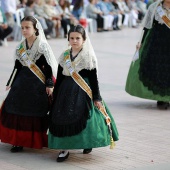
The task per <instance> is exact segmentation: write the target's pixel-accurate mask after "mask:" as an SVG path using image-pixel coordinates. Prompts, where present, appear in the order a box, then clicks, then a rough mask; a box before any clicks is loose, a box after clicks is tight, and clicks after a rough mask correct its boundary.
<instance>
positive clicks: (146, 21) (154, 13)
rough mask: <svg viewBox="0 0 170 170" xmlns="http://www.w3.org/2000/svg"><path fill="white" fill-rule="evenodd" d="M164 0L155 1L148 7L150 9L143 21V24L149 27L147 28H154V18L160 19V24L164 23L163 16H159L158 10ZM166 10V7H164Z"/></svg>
mask: <svg viewBox="0 0 170 170" xmlns="http://www.w3.org/2000/svg"><path fill="white" fill-rule="evenodd" d="M161 2H162V0H158V1H156V2H154V3H153V4H151V5H150V6H149V8H148V11H147V13H146V15H145V17H144V19H143V23H142V25H143V26H144V27H145V28H147V29H151V28H152V24H153V20H154V19H155V20H156V21H158V23H159V24H164V22H163V20H162V18H161V17H160V16H159V14H158V12H157V11H156V9H157V7H158V5H159V4H160V5H162V3H161ZM163 10H164V9H163Z"/></svg>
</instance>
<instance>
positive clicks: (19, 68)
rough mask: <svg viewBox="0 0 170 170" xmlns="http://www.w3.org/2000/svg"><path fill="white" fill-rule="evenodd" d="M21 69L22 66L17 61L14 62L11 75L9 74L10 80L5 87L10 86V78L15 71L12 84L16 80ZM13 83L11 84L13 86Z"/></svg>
mask: <svg viewBox="0 0 170 170" xmlns="http://www.w3.org/2000/svg"><path fill="white" fill-rule="evenodd" d="M21 68H22V64H21V63H20V62H19V60H15V65H14V69H13V71H12V74H11V76H10V78H9V80H8V82H7V84H6V86H9V84H10V82H11V79H12V77H13V74H14V71H15V69H17V72H16V74H15V77H14V80H13V82H14V81H15V79H16V77H17V75H18V73H19V72H20V70H21ZM13 82H12V84H13ZM12 84H11V85H12Z"/></svg>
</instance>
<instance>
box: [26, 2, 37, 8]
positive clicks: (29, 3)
mask: <svg viewBox="0 0 170 170" xmlns="http://www.w3.org/2000/svg"><path fill="white" fill-rule="evenodd" d="M34 3H35V2H34V0H28V1H27V3H26V5H27V6H29V7H30V6H31V5H32V4H34Z"/></svg>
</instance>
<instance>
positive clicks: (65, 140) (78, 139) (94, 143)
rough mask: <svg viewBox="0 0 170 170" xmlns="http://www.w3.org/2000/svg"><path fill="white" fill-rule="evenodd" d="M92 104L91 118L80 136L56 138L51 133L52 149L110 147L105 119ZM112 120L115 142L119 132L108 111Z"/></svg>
mask: <svg viewBox="0 0 170 170" xmlns="http://www.w3.org/2000/svg"><path fill="white" fill-rule="evenodd" d="M91 104H92V109H91V110H90V118H89V119H88V120H87V126H86V128H85V129H84V130H83V131H82V132H81V133H79V134H77V135H75V136H71V137H55V136H54V135H52V134H51V133H50V132H49V135H48V147H49V148H51V149H87V148H97V147H103V146H108V145H110V139H111V138H110V132H109V129H108V126H107V124H106V122H105V118H104V116H103V115H102V113H100V111H99V110H98V109H97V108H96V107H95V106H94V105H93V103H91ZM105 107H106V111H107V113H108V115H109V117H110V118H111V127H112V136H113V139H114V141H117V140H118V131H117V128H116V124H115V122H114V119H113V117H112V115H111V113H110V111H109V110H108V108H107V106H106V104H105Z"/></svg>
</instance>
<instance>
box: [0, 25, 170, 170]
mask: <svg viewBox="0 0 170 170" xmlns="http://www.w3.org/2000/svg"><path fill="white" fill-rule="evenodd" d="M140 32H141V29H129V28H126V29H124V30H122V31H113V32H103V33H93V34H91V35H90V38H91V41H92V44H93V46H94V49H95V52H96V54H97V57H98V63H99V73H98V75H99V82H100V90H101V94H102V96H103V98H104V100H105V101H106V103H107V104H108V106H109V108H110V110H111V111H112V114H113V116H114V119H115V122H116V123H117V128H118V130H119V133H120V140H119V141H118V142H116V147H115V149H114V150H110V149H109V147H104V148H96V149H93V152H92V153H90V154H89V155H83V154H82V150H71V151H70V157H69V159H68V160H67V161H65V162H63V163H57V162H56V157H57V154H58V152H59V151H56V150H49V149H43V150H34V149H28V148H24V151H23V152H21V153H10V152H9V150H10V147H11V146H10V145H8V144H3V143H0V170H12V169H13V170H54V169H55V170H96V169H97V170H135V169H136V170H170V159H169V158H170V109H168V110H158V109H157V108H156V102H155V101H149V100H144V99H140V98H136V97H132V96H130V95H128V94H127V93H126V92H125V90H124V88H125V82H126V76H127V73H128V69H129V65H130V62H131V59H132V56H133V54H134V52H135V45H136V42H137V41H138V39H139V37H140ZM49 43H50V45H51V47H52V49H53V51H54V52H55V55H56V57H59V55H60V53H61V52H62V50H63V49H64V46H65V45H66V44H67V41H66V39H52V40H49ZM16 44H17V43H16V42H10V43H9V46H8V47H3V48H2V47H0V68H1V71H0V100H2V99H3V95H4V94H5V92H4V89H5V84H6V82H7V80H8V78H9V75H10V73H11V71H12V68H13V57H12V56H13V53H14V48H15V46H16Z"/></svg>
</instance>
